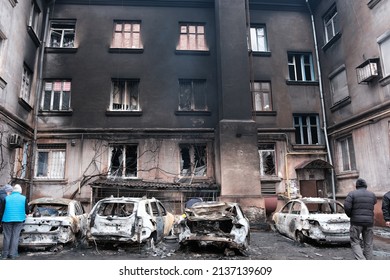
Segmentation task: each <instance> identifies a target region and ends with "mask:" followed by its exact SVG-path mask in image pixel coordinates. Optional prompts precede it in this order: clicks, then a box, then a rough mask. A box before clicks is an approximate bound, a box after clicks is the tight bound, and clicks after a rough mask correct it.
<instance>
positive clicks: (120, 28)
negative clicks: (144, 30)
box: [112, 21, 143, 49]
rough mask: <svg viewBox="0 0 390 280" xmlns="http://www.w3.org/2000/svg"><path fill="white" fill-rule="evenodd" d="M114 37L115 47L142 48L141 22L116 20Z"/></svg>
mask: <svg viewBox="0 0 390 280" xmlns="http://www.w3.org/2000/svg"><path fill="white" fill-rule="evenodd" d="M113 33H114V34H113V38H112V47H113V48H124V49H142V48H143V46H142V40H141V22H140V21H115V22H114V32H113Z"/></svg>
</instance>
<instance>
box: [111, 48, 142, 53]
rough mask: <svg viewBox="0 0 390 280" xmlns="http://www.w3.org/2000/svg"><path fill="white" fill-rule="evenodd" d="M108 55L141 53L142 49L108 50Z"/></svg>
mask: <svg viewBox="0 0 390 280" xmlns="http://www.w3.org/2000/svg"><path fill="white" fill-rule="evenodd" d="M108 52H109V53H143V52H144V49H136V48H109V49H108Z"/></svg>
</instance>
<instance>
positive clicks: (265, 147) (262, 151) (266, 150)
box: [258, 143, 276, 177]
mask: <svg viewBox="0 0 390 280" xmlns="http://www.w3.org/2000/svg"><path fill="white" fill-rule="evenodd" d="M258 152H259V158H260V176H262V177H264V176H275V175H276V158H275V155H276V152H275V144H270V143H261V144H259V147H258ZM269 156H271V158H272V164H273V167H274V169H273V171H272V172H271V173H269V172H268V174H267V164H266V158H267V157H269Z"/></svg>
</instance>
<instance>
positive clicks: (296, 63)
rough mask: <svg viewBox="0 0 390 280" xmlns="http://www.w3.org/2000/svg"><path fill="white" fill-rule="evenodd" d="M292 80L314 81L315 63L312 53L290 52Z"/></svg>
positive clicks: (289, 66)
mask: <svg viewBox="0 0 390 280" xmlns="http://www.w3.org/2000/svg"><path fill="white" fill-rule="evenodd" d="M288 72H289V79H290V81H314V65H313V58H312V55H311V53H288Z"/></svg>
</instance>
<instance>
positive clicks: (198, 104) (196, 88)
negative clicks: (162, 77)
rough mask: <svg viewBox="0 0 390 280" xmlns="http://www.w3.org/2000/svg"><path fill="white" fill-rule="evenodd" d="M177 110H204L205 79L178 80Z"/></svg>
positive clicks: (205, 106) (205, 108)
mask: <svg viewBox="0 0 390 280" xmlns="http://www.w3.org/2000/svg"><path fill="white" fill-rule="evenodd" d="M179 86H180V94H179V110H180V111H205V110H207V104H206V81H205V80H183V79H181V80H179Z"/></svg>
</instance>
